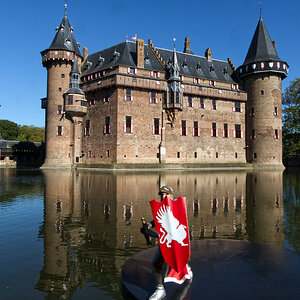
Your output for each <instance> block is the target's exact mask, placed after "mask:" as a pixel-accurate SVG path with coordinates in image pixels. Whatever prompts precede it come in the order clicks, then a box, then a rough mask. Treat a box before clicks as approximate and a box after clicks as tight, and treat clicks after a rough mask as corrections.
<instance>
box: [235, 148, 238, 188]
mask: <svg viewBox="0 0 300 300" xmlns="http://www.w3.org/2000/svg"><path fill="white" fill-rule="evenodd" d="M235 158H238V154H237V152H235ZM236 183H237V178H236Z"/></svg>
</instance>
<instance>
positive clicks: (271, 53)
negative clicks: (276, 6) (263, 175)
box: [235, 17, 288, 168]
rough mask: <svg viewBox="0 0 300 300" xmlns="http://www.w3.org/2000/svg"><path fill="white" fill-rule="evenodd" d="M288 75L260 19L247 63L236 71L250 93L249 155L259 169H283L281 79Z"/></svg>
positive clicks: (247, 133) (247, 112)
mask: <svg viewBox="0 0 300 300" xmlns="http://www.w3.org/2000/svg"><path fill="white" fill-rule="evenodd" d="M287 73H288V64H287V63H286V62H284V61H282V60H280V59H279V57H278V54H277V52H276V44H275V42H272V41H271V38H270V36H269V33H268V31H267V28H266V26H265V24H264V22H263V19H262V17H260V19H259V22H258V25H257V27H256V30H255V33H254V36H253V38H252V41H251V44H250V47H249V50H248V53H247V56H246V59H245V61H244V64H243V65H242V66H240V67H239V68H238V69H237V70H236V71H235V74H236V75H237V77H238V78H239V79H240V80H241V81H242V83H243V86H244V89H245V90H246V91H247V93H248V100H247V103H246V149H247V150H246V152H247V153H246V155H247V161H248V162H250V163H253V164H254V165H255V166H264V167H267V166H269V167H279V168H282V167H283V164H282V97H281V80H282V79H284V78H285V77H286V76H287Z"/></svg>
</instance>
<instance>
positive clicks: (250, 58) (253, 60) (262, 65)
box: [235, 16, 288, 78]
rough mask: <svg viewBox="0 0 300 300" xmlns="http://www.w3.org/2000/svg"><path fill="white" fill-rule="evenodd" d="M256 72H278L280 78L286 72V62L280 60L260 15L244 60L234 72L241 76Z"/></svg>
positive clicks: (284, 75)
mask: <svg viewBox="0 0 300 300" xmlns="http://www.w3.org/2000/svg"><path fill="white" fill-rule="evenodd" d="M257 72H259V73H261V72H276V73H280V76H281V78H285V77H286V76H287V74H288V64H287V63H286V62H284V61H282V60H280V58H279V56H278V54H277V51H276V48H275V42H272V40H271V38H270V35H269V32H268V30H267V28H266V26H265V23H264V21H263V19H262V16H260V18H259V21H258V24H257V27H256V30H255V33H254V35H253V38H252V41H251V44H250V47H249V50H248V53H247V55H246V58H245V61H244V63H243V65H242V66H240V67H239V68H238V69H237V70H236V72H235V74H236V75H237V76H238V77H239V78H242V77H244V76H247V75H250V74H253V73H257Z"/></svg>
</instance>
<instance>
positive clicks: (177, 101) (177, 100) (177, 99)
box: [176, 91, 179, 103]
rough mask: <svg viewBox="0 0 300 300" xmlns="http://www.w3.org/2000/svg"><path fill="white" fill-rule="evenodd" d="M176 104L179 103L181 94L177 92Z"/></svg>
mask: <svg viewBox="0 0 300 300" xmlns="http://www.w3.org/2000/svg"><path fill="white" fill-rule="evenodd" d="M176 103H179V92H178V91H176Z"/></svg>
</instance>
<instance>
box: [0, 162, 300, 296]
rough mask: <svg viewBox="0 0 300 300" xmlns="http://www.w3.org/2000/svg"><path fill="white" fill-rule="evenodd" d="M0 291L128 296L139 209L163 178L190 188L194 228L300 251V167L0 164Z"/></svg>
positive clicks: (202, 235)
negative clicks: (124, 292) (125, 273)
mask: <svg viewBox="0 0 300 300" xmlns="http://www.w3.org/2000/svg"><path fill="white" fill-rule="evenodd" d="M0 178H1V180H0V228H1V231H0V265H1V272H0V297H1V298H3V299H25V298H26V299H43V298H45V299H122V296H121V291H120V283H121V269H122V266H123V265H124V263H125V262H126V260H127V259H128V258H130V257H131V256H133V255H134V254H136V253H139V252H141V251H142V250H144V249H147V248H148V246H147V245H146V242H145V238H144V236H143V235H142V234H140V233H139V229H140V226H141V220H140V219H141V218H142V217H145V219H146V220H150V219H152V215H151V210H150V205H149V204H148V201H150V200H152V199H154V198H156V199H157V198H158V196H157V192H158V188H159V186H160V185H163V184H167V185H170V186H171V187H172V188H173V189H174V191H175V197H176V198H177V197H178V196H186V197H187V205H188V206H187V212H188V220H189V229H190V236H191V239H192V240H198V239H237V240H248V241H255V242H261V243H267V244H271V245H275V246H279V247H283V248H288V249H291V250H294V251H296V252H298V253H300V235H299V232H300V217H299V214H300V169H299V168H294V169H287V170H285V171H251V170H248V171H247V170H240V171H217V170H214V171H204V170H203V171H147V172H145V171H107V172H105V171H101V172H100V171H95V170H81V171H70V170H43V171H40V170H18V169H0Z"/></svg>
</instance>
